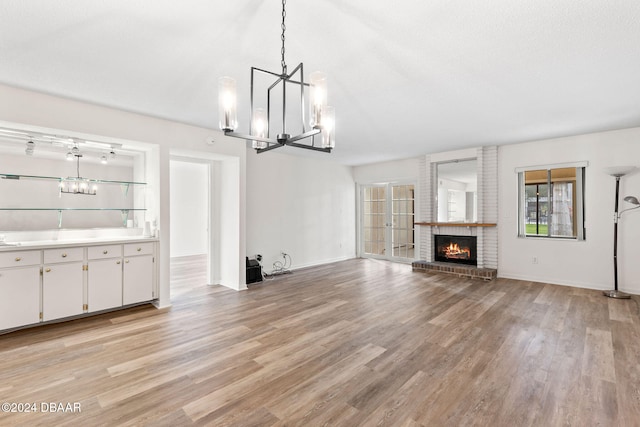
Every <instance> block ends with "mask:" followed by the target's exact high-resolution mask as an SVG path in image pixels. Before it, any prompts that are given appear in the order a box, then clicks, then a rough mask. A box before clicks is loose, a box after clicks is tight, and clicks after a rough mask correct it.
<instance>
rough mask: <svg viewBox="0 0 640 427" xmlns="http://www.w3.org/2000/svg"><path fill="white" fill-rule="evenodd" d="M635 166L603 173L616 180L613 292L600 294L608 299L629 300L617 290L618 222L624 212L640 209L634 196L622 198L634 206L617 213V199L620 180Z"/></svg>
mask: <svg viewBox="0 0 640 427" xmlns="http://www.w3.org/2000/svg"><path fill="white" fill-rule="evenodd" d="M635 169H636V168H635V166H619V167H611V168H606V169H605V172H606V173H608V174H609V175H611V176H614V177H615V178H616V205H615V211H614V215H613V286H614V287H613V290H610V291H603V292H602V293H603V294H604V295H605V296H607V297H609V298H619V299H622V298H631V296H630V295H629V294H626V293H624V292H620V291H619V290H618V220H619V219H620V216H622V214H623V213H624V212H626V211H629V210H632V209H637V208H640V201H638V199H637V198H636V197H634V196H627V197H625V198H624V201H625V202H628V203H631V204H633V205H635V206H634V207H632V208H628V209H624V210H622V211H620V212H618V199H619V198H620V178H621V177H623V176H625V175H627V174H628V173H630V172H632V171H633V170H635Z"/></svg>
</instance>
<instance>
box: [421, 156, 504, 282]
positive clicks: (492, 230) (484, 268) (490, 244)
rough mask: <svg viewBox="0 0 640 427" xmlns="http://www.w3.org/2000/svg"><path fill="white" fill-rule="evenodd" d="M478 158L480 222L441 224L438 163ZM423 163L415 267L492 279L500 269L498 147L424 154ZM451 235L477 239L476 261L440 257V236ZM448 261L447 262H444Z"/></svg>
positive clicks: (478, 219)
mask: <svg viewBox="0 0 640 427" xmlns="http://www.w3.org/2000/svg"><path fill="white" fill-rule="evenodd" d="M465 158H467V159H468V158H476V159H477V221H474V223H446V222H445V223H441V222H438V221H437V218H438V212H437V208H438V207H437V204H436V200H437V172H436V171H437V165H438V163H441V162H451V161H455V160H456V159H465ZM421 160H422V161H421V163H420V181H419V195H420V204H419V210H417V212H418V213H419V216H418V218H419V220H418V221H416V225H417V226H418V227H416V228H418V232H419V236H420V241H419V245H418V248H419V251H418V253H419V257H420V261H415V262H414V263H413V267H414V270H417V271H429V270H436V271H441V272H449V273H453V274H458V275H460V276H466V277H477V278H482V279H485V280H491V279H493V278H495V277H497V268H498V229H497V227H496V224H497V222H498V149H497V147H496V146H487V147H479V148H476V149H467V150H460V151H456V152H449V153H440V154H431V155H427V156H424V157H423V158H422V159H421ZM442 235H446V236H450V237H461V238H468V237H472V238H473V239H474V240H475V245H476V249H475V263H470V262H469V263H466V262H462V263H461V262H451V260H450V259H448V260H443V259H438V258H439V255H438V251H437V249H436V236H442ZM442 261H446V262H442Z"/></svg>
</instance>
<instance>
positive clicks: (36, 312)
mask: <svg viewBox="0 0 640 427" xmlns="http://www.w3.org/2000/svg"><path fill="white" fill-rule="evenodd" d="M39 321H40V267H39V266H36V267H27V268H12V269H7V270H0V329H9V328H16V327H18V326H24V325H30V324H32V323H38V322H39Z"/></svg>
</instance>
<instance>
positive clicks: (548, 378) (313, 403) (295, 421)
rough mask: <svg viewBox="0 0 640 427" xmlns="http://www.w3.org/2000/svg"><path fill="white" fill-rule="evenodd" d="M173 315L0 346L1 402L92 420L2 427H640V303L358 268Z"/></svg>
mask: <svg viewBox="0 0 640 427" xmlns="http://www.w3.org/2000/svg"><path fill="white" fill-rule="evenodd" d="M187 270H188V269H187ZM176 271H177V270H176ZM183 274H187V273H183ZM176 280H181V279H180V278H179V277H177V278H176ZM173 303H174V305H173V307H172V308H171V309H167V310H156V309H155V308H153V307H149V306H144V307H138V308H134V309H130V310H127V311H123V312H117V313H111V314H107V315H103V316H99V317H96V318H88V319H84V320H80V321H74V322H68V323H64V324H58V325H52V326H44V327H40V328H35V329H31V330H26V331H20V332H17V333H12V334H8V335H5V336H0V402H22V403H24V402H35V403H37V404H38V405H40V403H41V402H61V403H67V402H71V403H73V402H79V403H80V404H81V410H82V412H81V413H75V414H74V413H55V414H51V413H49V414H42V413H26V414H16V413H4V414H3V413H0V425H3V426H4V425H11V424H15V425H49V426H52V425H56V426H63V425H84V426H97V425H145V424H149V425H154V426H158V425H166V426H188V425H213V426H220V425H247V426H284V425H293V426H317V425H340V426H370V425H371V426H372V425H393V426H420V425H421V426H440V425H449V426H459V425H480V426H528V425H534V426H554V425H574V426H595V425H601V426H618V425H619V426H638V425H640V320H639V318H638V307H637V305H636V301H635V300H626V301H625V300H611V299H607V298H605V297H603V296H602V295H601V293H600V292H597V291H590V290H584V289H576V288H570V287H563V286H553V285H544V284H538V283H530V282H519V281H514V280H503V279H498V280H495V281H493V282H483V281H478V280H467V279H459V278H456V277H452V276H445V275H431V276H428V275H424V274H422V273H413V272H411V268H410V267H409V266H407V265H402V264H392V263H388V262H383V261H374V260H363V259H358V260H351V261H345V262H340V263H336V264H331V265H326V266H321V267H317V268H310V269H306V270H303V271H296V272H294V273H293V274H291V275H285V276H279V277H277V278H276V279H275V280H273V281H270V282H266V283H263V284H260V285H255V286H252V287H251V288H250V289H249V290H248V291H244V292H235V291H232V290H228V289H225V288H223V287H220V286H204V285H196V286H194V287H192V288H191V289H190V290H188V291H184V292H178V293H177V294H176V296H175V300H174V301H173Z"/></svg>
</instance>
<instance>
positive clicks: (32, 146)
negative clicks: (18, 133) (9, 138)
mask: <svg viewBox="0 0 640 427" xmlns="http://www.w3.org/2000/svg"><path fill="white" fill-rule="evenodd" d="M35 148H36V144H35V143H34V142H33V141H28V142H27V147H26V148H25V149H24V153H25V154H26V155H27V156H33V151H34V150H35Z"/></svg>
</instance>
